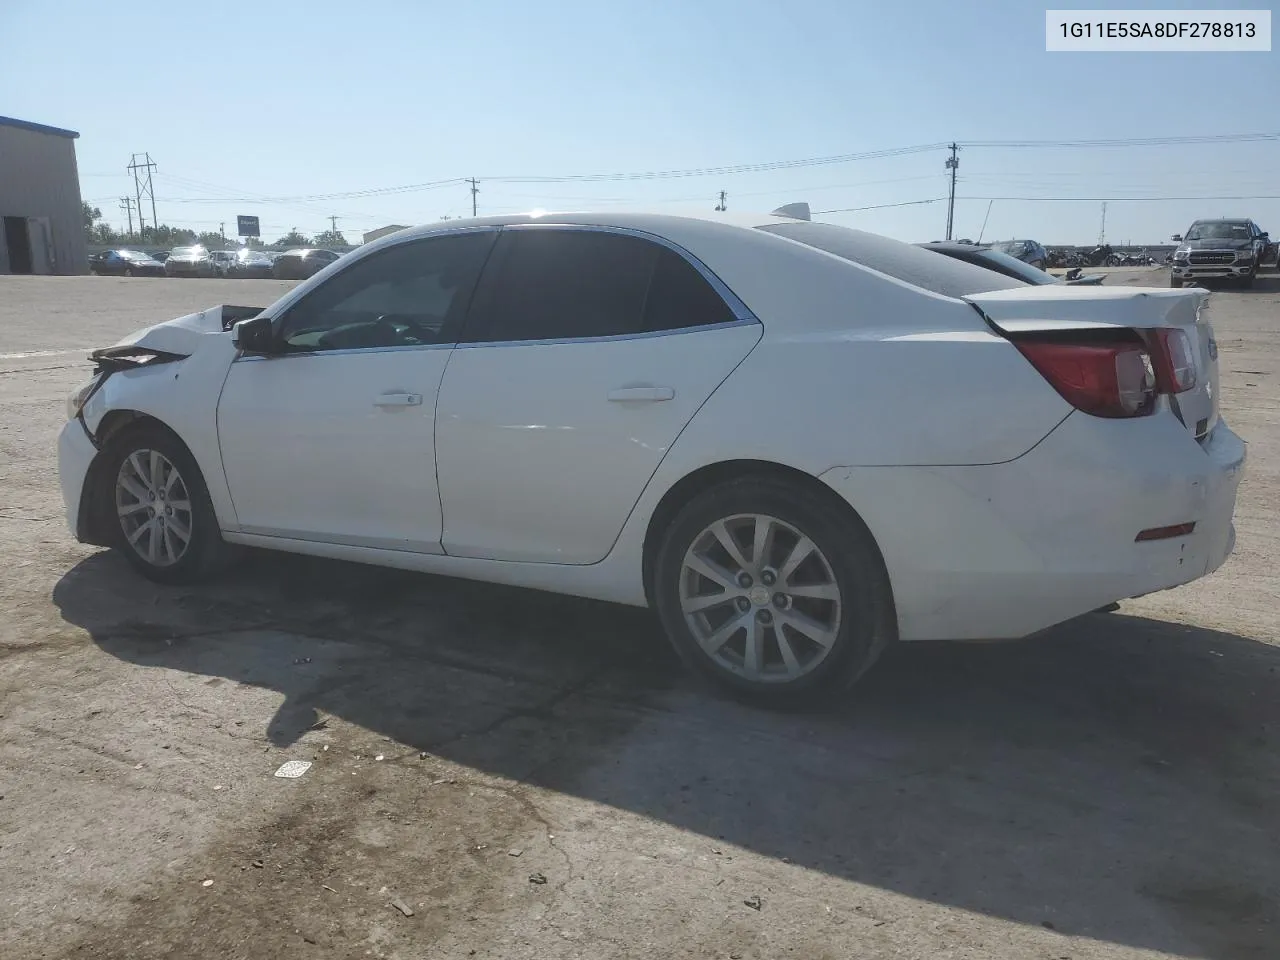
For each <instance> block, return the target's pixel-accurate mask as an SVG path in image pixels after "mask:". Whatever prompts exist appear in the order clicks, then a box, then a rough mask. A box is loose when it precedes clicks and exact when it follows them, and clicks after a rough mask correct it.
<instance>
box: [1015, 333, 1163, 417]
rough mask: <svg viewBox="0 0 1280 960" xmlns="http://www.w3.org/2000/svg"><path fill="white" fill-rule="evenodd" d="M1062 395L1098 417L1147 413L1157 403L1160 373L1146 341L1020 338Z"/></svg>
mask: <svg viewBox="0 0 1280 960" xmlns="http://www.w3.org/2000/svg"><path fill="white" fill-rule="evenodd" d="M1016 346H1017V348H1018V349H1019V350H1021V351H1022V355H1023V356H1025V357H1026V358H1027V359H1028V360H1029V361H1031V365H1032V366H1034V367H1035V368H1036V369H1037V370H1039V371H1040V374H1041V376H1043V377H1044V378H1045V379H1046V380H1048V381H1049V383H1050V384H1051V385H1052V386H1053V388H1054V389H1055V390H1057V391H1058V393H1059V394H1061V395H1062V398H1063V399H1064V400H1066V401H1067V402H1068V403H1069V404H1071V405H1072V406H1073V407H1075V408H1076V409H1077V410H1081V411H1083V412H1084V413H1089V414H1092V415H1093V416H1095V417H1142V416H1146V415H1147V414H1148V413H1150V412H1151V411H1152V410H1154V409H1155V403H1156V374H1155V369H1154V367H1153V365H1152V362H1151V355H1150V354H1149V353H1148V352H1147V350H1146V348H1145V347H1143V346H1142V345H1141V344H1138V343H1132V342H1124V343H1051V342H1043V341H1022V342H1019V343H1017V344H1016Z"/></svg>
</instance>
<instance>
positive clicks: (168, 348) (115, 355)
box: [67, 304, 263, 420]
mask: <svg viewBox="0 0 1280 960" xmlns="http://www.w3.org/2000/svg"><path fill="white" fill-rule="evenodd" d="M262 309H263V308H262V307H240V306H234V305H230V304H223V305H221V306H217V307H210V308H209V309H207V310H202V311H200V312H199V313H192V314H188V315H187V316H185V317H179V318H177V319H176V320H167V321H165V322H164V323H158V324H156V325H155V326H151V327H147V328H146V329H144V330H141V331H139V332H138V333H135V334H131V335H130V336H128V337H125V338H124V339H123V340H121V341H120V342H119V343H117V344H114V345H113V346H110V347H103V348H101V349H99V350H94V351H93V352H92V353H90V354H89V359H90V360H92V361H93V364H94V368H93V377H92V378H91V379H89V380H88V381H86V382H85V383H83V384H81V385H80V386H78V387H77V388H76V389H75V390H73V391H72V392H71V395H70V396H68V397H67V419H69V420H73V419H75V418H76V417H78V416H79V415H80V414H81V412H82V411H83V410H84V407H85V404H87V403H88V402H89V400H90V399H92V397H93V395H94V394H95V393H97V392H98V390H99V389H100V388H101V386H102V384H103V383H104V382H105V381H106V380H107V378H108V377H110V376H111V375H112V374H113V373H119V372H121V371H125V370H137V369H139V368H141V367H151V366H157V365H159V364H165V363H173V362H174V361H177V360H185V359H186V358H187V357H189V356H191V355H192V354H193V353H194V352H195V351H196V350H197V349H198V347H199V343H200V340H201V339H202V338H203V337H205V336H208V335H209V334H216V333H226V332H228V331H229V330H230V329H231V328H232V327H233V326H235V325H236V324H237V323H239V322H240V321H241V320H247V319H249V318H250V317H256V316H258V314H260V313H262Z"/></svg>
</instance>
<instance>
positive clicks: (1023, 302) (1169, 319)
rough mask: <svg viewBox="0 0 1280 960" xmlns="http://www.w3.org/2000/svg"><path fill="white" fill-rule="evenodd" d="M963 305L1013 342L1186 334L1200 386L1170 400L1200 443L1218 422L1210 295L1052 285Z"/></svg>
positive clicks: (1001, 293)
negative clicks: (1028, 337) (1124, 333)
mask: <svg viewBox="0 0 1280 960" xmlns="http://www.w3.org/2000/svg"><path fill="white" fill-rule="evenodd" d="M964 299H966V300H968V301H969V302H970V303H972V304H973V305H974V306H975V307H977V308H978V309H979V310H981V311H982V313H983V315H984V316H985V317H986V318H987V321H988V322H989V323H990V324H991V325H992V326H994V327H995V328H996V329H997V330H999V331H1001V332H1002V333H1005V334H1007V335H1009V336H1010V337H1014V338H1016V337H1017V336H1018V335H1019V334H1031V333H1054V332H1061V333H1064V334H1069V333H1087V332H1088V331H1090V330H1096V331H1105V330H1122V329H1129V330H1136V331H1138V332H1139V333H1144V332H1146V331H1152V330H1158V329H1162V328H1176V329H1179V330H1182V331H1183V332H1184V333H1185V334H1186V335H1187V338H1188V339H1189V340H1190V341H1191V349H1192V354H1193V356H1194V359H1195V364H1196V383H1195V386H1193V387H1192V388H1191V389H1190V390H1185V391H1183V392H1182V393H1178V394H1174V395H1173V396H1172V397H1171V400H1172V406H1173V410H1174V412H1175V413H1176V414H1177V415H1178V417H1179V419H1181V420H1182V422H1183V424H1184V425H1185V426H1186V428H1187V430H1188V431H1190V432H1191V433H1192V434H1193V435H1194V436H1195V437H1196V439H1197V440H1200V439H1203V438H1204V437H1206V436H1207V435H1208V434H1209V433H1210V431H1212V430H1213V427H1214V425H1215V424H1216V423H1217V422H1218V345H1217V342H1216V341H1215V340H1214V336H1213V327H1212V325H1211V324H1210V322H1209V316H1208V300H1209V293H1208V291H1206V290H1201V289H1196V288H1190V289H1186V290H1172V289H1170V290H1166V289H1162V288H1157V287H1151V288H1146V287H1087V286H1067V285H1065V284H1053V285H1045V286H1036V287H1018V288H1015V289H1012V290H993V291H992V292H990V293H979V294H973V295H971V296H968V297H965V298H964Z"/></svg>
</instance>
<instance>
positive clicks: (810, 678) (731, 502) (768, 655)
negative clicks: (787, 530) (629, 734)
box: [652, 476, 897, 709]
mask: <svg viewBox="0 0 1280 960" xmlns="http://www.w3.org/2000/svg"><path fill="white" fill-rule="evenodd" d="M748 514H757V515H763V516H767V517H772V518H776V519H777V520H780V521H782V523H783V524H785V525H787V526H789V527H791V528H793V529H794V530H795V531H797V532H798V533H800V534H802V535H803V536H804V537H807V538H808V539H809V540H810V541H812V543H813V545H814V546H816V547H817V550H818V552H819V553H820V554H821V555H822V559H823V560H825V563H826V567H825V568H824V569H828V572H829V573H830V575H831V576H830V579H831V582H833V583H834V585H836V586H837V587H838V588H839V600H838V604H839V606H838V609H839V615H838V623H837V624H836V625H835V626H834V628H833V631H834V634H835V640H834V642H832V643H831V644H830V645H829V647H826V648H822V649H826V650H827V651H828V652H827V653H826V654H825V655H824V656H818V657H816V658H813V657H811V659H810V662H812V663H814V664H815V665H813V666H812V667H811V669H809V670H808V671H807V672H804V673H800V674H799V675H798V676H797V677H795V678H794V679H780V678H778V674H777V670H778V669H780V668H783V669H784V667H783V664H782V662H781V661H782V660H783V654H782V651H781V647H780V646H779V644H778V640H777V634H776V633H773V632H772V631H774V630H781V629H783V623H782V619H781V618H782V617H784V616H786V614H782V613H780V614H778V617H779V619H778V620H773V617H772V615H773V612H774V606H768V607H761V608H757V609H756V610H755V612H754V613H752V612H750V609H748V611H747V612H746V613H743V612H741V609H742V608H741V607H730V606H727V605H725V606H722V607H720V608H719V610H720V611H722V612H723V614H724V615H725V617H726V622H727V620H732V619H743V618H748V617H750V618H762V617H763V616H765V614H766V612H767V614H768V615H769V617H770V623H771V625H770V626H767V627H765V628H764V630H766V631H768V632H766V633H764V634H762V637H766V638H767V637H771V638H772V639H771V640H770V639H762V640H761V647H760V654H759V660H760V663H761V664H762V665H763V664H766V663H767V662H768V661H770V660H772V661H773V664H772V668H771V669H774V671H775V673H774V679H771V680H770V679H754V680H753V679H749V678H747V677H746V676H743V675H742V673H741V672H736V671H735V668H734V667H731V666H728V665H726V662H725V659H726V657H727V658H734V657H738V656H741V657H742V658H743V666H745V635H744V637H743V642H744V653H743V654H738V653H737V652H736V651H734V650H732V649H731V646H732V645H731V644H730V643H725V644H723V645H722V646H721V647H720V648H719V650H718V651H717V653H718V654H720V656H718V657H717V656H713V655H712V654H709V653H707V652H705V651H704V650H703V648H702V646H701V645H700V644H699V642H698V640H697V638H696V637H695V635H694V633H693V630H692V629H691V627H690V624H689V622H688V621H687V620H686V617H685V613H684V611H683V609H682V607H681V585H682V577H683V576H685V572H684V560H685V555H686V552H687V551H689V550H690V548H691V547H692V546H694V544H695V542H696V541H698V540H700V539H701V538H703V537H704V536H706V533H705V531H707V530H708V528H709V527H711V526H712V525H713V524H715V523H716V522H717V521H719V520H725V519H729V518H735V517H740V516H742V515H748ZM779 536H781V535H779ZM774 546H775V547H779V544H777V543H775V544H774ZM781 549H782V550H784V551H785V550H786V544H785V543H783V544H781ZM745 553H746V547H745V546H743V554H744V556H745ZM752 559H753V560H754V559H755V558H754V557H753V558H752ZM801 569H803V567H802V568H801ZM797 572H798V571H797ZM707 582H708V583H710V581H707ZM761 583H762V584H764V585H767V584H769V583H774V585H775V587H776V586H781V584H780V583H777V582H775V581H770V580H768V579H766V578H764V577H762V579H761ZM797 589H799V587H797ZM652 595H653V600H654V606H655V608H656V610H657V613H658V616H659V618H660V619H661V621H662V625H663V627H664V629H665V631H666V634H667V637H668V639H669V640H670V641H671V642H672V644H673V645H674V647H675V649H676V652H677V653H678V654H679V655H680V658H681V660H683V661H684V663H685V664H686V665H687V666H688V667H689V668H690V669H691V670H692V672H693V673H694V674H695V675H697V676H699V677H700V678H702V679H703V680H706V681H709V682H711V683H713V684H714V685H716V686H718V687H719V688H720V689H722V690H724V691H726V692H728V693H729V694H731V695H733V696H735V697H737V698H738V699H741V700H745V701H748V702H750V703H752V704H755V705H757V706H764V707H771V708H782V709H790V708H795V707H798V706H802V705H803V706H817V705H819V704H820V703H821V702H823V701H824V700H826V699H828V698H831V697H834V696H836V695H838V694H840V693H842V692H843V691H845V690H847V689H848V688H849V687H850V686H852V685H853V684H854V683H855V682H856V681H857V680H858V678H860V677H861V676H862V675H863V674H864V673H866V672H867V670H869V669H870V668H871V666H872V665H873V664H874V663H875V662H876V660H877V659H878V658H879V656H880V654H881V653H882V652H883V651H884V648H885V647H886V646H887V645H888V643H889V642H890V641H891V640H892V639H893V638H894V637H896V635H897V617H896V614H895V613H894V606H893V595H892V589H891V587H890V585H889V578H888V575H887V573H886V572H885V568H884V562H883V560H882V558H881V556H880V551H879V549H878V548H877V547H876V544H875V541H874V539H873V538H872V536H871V533H870V531H868V530H867V528H866V526H865V525H864V524H863V523H862V522H861V520H859V519H858V518H857V516H856V515H854V514H853V513H852V511H850V510H849V509H847V508H845V507H844V506H843V505H842V504H841V503H840V502H839V501H838V500H837V499H836V494H834V493H831V494H829V495H826V494H824V492H823V491H817V492H816V493H815V492H814V491H810V490H806V489H802V488H801V487H800V486H799V485H798V484H796V483H794V482H791V481H788V480H786V479H785V478H775V477H767V476H756V477H745V478H743V479H741V480H733V481H730V482H728V483H724V484H721V485H719V486H716V487H714V488H712V489H710V490H707V491H705V492H703V493H701V494H699V495H698V496H696V497H694V498H693V499H692V500H691V501H690V502H689V503H688V504H686V505H685V506H684V508H683V509H681V510H680V512H679V513H678V514H677V515H676V517H675V519H674V520H673V521H672V522H671V524H670V525H669V526H668V528H667V530H666V531H665V533H664V534H663V536H662V541H661V544H660V546H659V548H658V553H657V556H656V562H655V564H654V572H653V590H652ZM776 598H777V595H776V594H775V595H774V600H773V604H775V605H776V603H777V599H776ZM734 602H735V603H737V602H742V601H734ZM756 602H762V601H756ZM786 602H787V603H788V604H790V603H791V602H793V601H791V600H787V601H786ZM800 602H801V603H804V604H809V603H812V602H814V601H810V600H801V601H800ZM816 602H818V603H828V602H829V601H816ZM779 609H782V608H779ZM809 609H810V610H812V607H810V608H809ZM828 609H831V608H828ZM797 612H805V611H797ZM719 615H720V614H717V616H719ZM710 616H711V614H710V612H708V613H705V614H703V613H697V614H693V615H692V618H693V619H695V621H698V618H709V617H710ZM743 622H744V623H745V622H746V620H745V619H744V620H743ZM708 624H709V621H708V620H707V619H703V620H702V621H701V622H700V629H706V628H708ZM718 625H719V626H722V625H723V624H718ZM711 629H714V628H711ZM757 629H759V628H758V627H757ZM731 636H733V637H735V638H737V636H738V634H737V632H736V631H735V633H733V634H731ZM787 636H789V637H791V638H792V640H795V641H796V645H795V646H794V649H793V645H792V643H791V642H788V643H787V647H788V651H789V652H791V655H792V657H793V659H798V658H797V657H796V652H795V651H796V650H799V649H800V645H801V641H802V639H803V638H802V637H798V636H797V635H796V634H792V633H791V632H790V631H789V630H788V632H787ZM733 642H734V643H736V642H737V641H736V639H735V640H734V641H733ZM809 649H811V650H813V651H814V652H815V653H816V651H817V650H818V649H819V647H818V646H817V645H813V646H811V647H809Z"/></svg>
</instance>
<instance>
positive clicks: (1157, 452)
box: [822, 411, 1245, 640]
mask: <svg viewBox="0 0 1280 960" xmlns="http://www.w3.org/2000/svg"><path fill="white" fill-rule="evenodd" d="M1244 461H1245V444H1244V441H1242V440H1241V439H1240V438H1239V437H1238V436H1236V435H1235V434H1234V433H1233V432H1232V431H1231V430H1230V428H1228V427H1227V425H1226V423H1225V422H1221V421H1220V422H1219V423H1218V425H1217V426H1216V427H1215V428H1214V431H1213V433H1212V434H1211V436H1210V438H1209V439H1208V440H1207V441H1206V442H1205V443H1203V444H1200V443H1197V442H1196V441H1195V439H1194V438H1193V437H1192V436H1191V435H1190V434H1189V433H1188V431H1187V430H1186V429H1185V428H1184V427H1183V426H1182V424H1181V423H1179V422H1178V420H1177V419H1176V418H1175V417H1174V416H1173V414H1172V413H1170V412H1168V411H1161V412H1160V413H1157V414H1156V415H1154V416H1153V417H1150V418H1142V419H1141V420H1102V419H1099V418H1096V417H1089V416H1087V415H1085V414H1080V413H1075V414H1072V415H1071V416H1069V417H1068V418H1067V419H1066V420H1065V421H1063V423H1062V424H1061V425H1060V426H1059V427H1058V428H1057V429H1056V430H1054V431H1053V433H1051V434H1050V435H1049V436H1048V437H1046V438H1045V439H1044V441H1042V442H1041V443H1040V444H1039V445H1038V446H1037V447H1036V448H1035V449H1033V450H1032V451H1030V452H1029V453H1027V454H1026V455H1024V456H1022V457H1020V458H1018V459H1017V460H1013V461H1010V462H1009V463H1003V464H994V465H990V466H973V467H863V468H859V467H854V468H837V469H835V470H831V471H829V472H827V473H826V474H824V475H823V477H822V479H823V480H824V481H825V482H826V483H827V484H828V485H830V486H831V487H832V488H834V489H835V490H836V491H837V492H839V493H840V494H841V495H842V496H844V497H845V498H846V499H847V500H848V501H849V502H850V503H851V504H852V505H853V506H854V508H855V509H857V510H858V511H859V513H860V514H861V515H862V517H863V519H864V520H865V521H866V523H867V526H868V527H869V528H870V529H871V532H872V534H873V535H874V536H875V537H876V540H877V542H878V543H879V545H880V548H881V552H882V553H883V555H884V558H885V564H886V566H887V568H888V571H889V577H890V581H891V582H892V584H893V589H894V600H895V603H896V605H897V610H898V621H899V635H900V637H901V638H902V639H904V640H931V639H1005V638H1014V637H1021V636H1026V635H1027V634H1030V633H1035V632H1036V631H1038V630H1042V629H1044V628H1046V627H1050V626H1053V625H1054V624H1056V623H1061V622H1062V621H1064V620H1069V619H1071V618H1072V617H1075V616H1079V615H1080V614H1083V613H1088V612H1089V611H1091V610H1096V609H1097V608H1098V607H1101V606H1104V605H1106V604H1108V603H1111V602H1113V601H1116V600H1124V599H1127V598H1130V597H1137V596H1142V595H1143V594H1147V593H1154V592H1156V591H1159V590H1166V589H1169V588H1170V587H1176V586H1178V585H1180V584H1184V583H1187V582H1189V581H1191V580H1195V579H1198V578H1199V577H1203V576H1205V575H1206V574H1208V573H1211V572H1212V571H1214V570H1216V569H1217V568H1218V567H1220V566H1221V565H1222V563H1223V562H1224V561H1225V560H1226V558H1227V556H1228V555H1229V554H1230V553H1231V550H1232V548H1233V547H1234V544H1235V530H1234V527H1233V526H1232V517H1233V515H1234V513H1235V502H1236V490H1237V488H1238V486H1239V484H1240V477H1241V474H1242V470H1243V465H1244ZM1191 522H1194V523H1195V529H1194V530H1193V531H1192V533H1190V534H1189V535H1187V536H1183V537H1178V538H1176V539H1167V540H1154V541H1149V542H1142V543H1138V542H1135V537H1136V536H1137V534H1138V533H1139V532H1140V531H1142V530H1147V529H1151V528H1155V527H1170V526H1174V525H1177V524H1183V523H1191Z"/></svg>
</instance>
